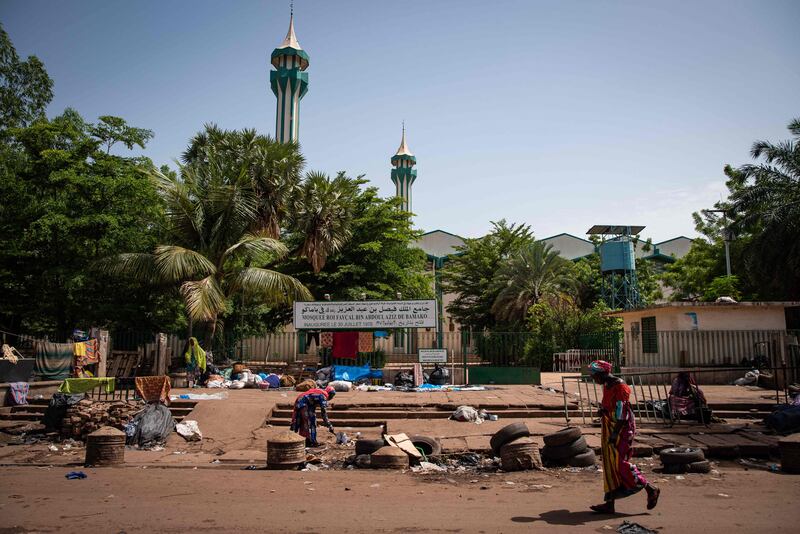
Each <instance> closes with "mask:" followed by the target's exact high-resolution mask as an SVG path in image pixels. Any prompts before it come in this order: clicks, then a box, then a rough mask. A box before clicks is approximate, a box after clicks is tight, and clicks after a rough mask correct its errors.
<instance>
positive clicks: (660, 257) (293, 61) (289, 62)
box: [270, 13, 692, 328]
mask: <svg viewBox="0 0 800 534" xmlns="http://www.w3.org/2000/svg"><path fill="white" fill-rule="evenodd" d="M270 62H271V64H272V66H273V67H274V68H275V70H273V71H271V72H270V86H271V88H272V92H273V93H274V94H275V97H276V110H275V137H276V139H278V140H279V141H281V142H296V141H298V139H299V134H300V101H301V100H302V99H303V96H305V94H306V92H307V91H308V73H307V72H306V70H307V69H308V66H309V55H308V53H307V52H306V51H305V50H303V48H302V47H301V46H300V43H299V42H298V40H297V36H296V35H295V30H294V13H292V14H291V15H290V18H289V31H288V32H287V33H286V38H285V39H284V40H283V42H282V43H281V44H280V46H278V47H277V48H276V49H275V50H273V52H272V55H271V59H270ZM390 162H391V165H392V168H391V171H390V179H391V181H392V183H394V185H395V191H396V195H397V196H398V197H400V198H401V199H402V201H403V202H402V208H403V210H405V211H408V212H412V203H411V202H412V198H413V195H412V187H413V185H414V182H415V181H416V179H417V169H416V168H415V167H416V164H417V158H416V157H415V156H414V154H413V153H412V152H411V150H410V149H409V147H408V143H407V141H406V131H405V125H403V131H402V136H401V140H400V147H399V148H398V149H397V151H396V152H395V154H394V155H393V156H392V157H391V158H390ZM542 241H544V242H546V243H548V244H550V245H552V246H553V248H554V249H555V250H557V251H558V252H559V254H561V256H562V257H564V258H567V259H569V260H575V261H577V260H578V259H580V258H583V257H585V256H589V255H591V254H593V253H595V252H596V251H597V246H596V245H595V244H594V243H592V242H591V241H589V240H588V239H584V238H582V237H578V236H575V235H572V234H569V233H561V234H557V235H554V236H550V237H547V238H544V239H542ZM463 244H464V238H462V237H460V236H459V235H457V234H456V233H451V232H448V231H445V230H441V229H437V230H433V231H430V232H427V233H425V234H423V235H422V236H421V238H420V239H419V240H418V241H417V242H416V246H417V247H419V248H421V249H422V250H423V251H424V252H425V253H426V254H427V255H428V259H429V260H430V261H431V264H432V265H433V266H434V268H437V266H438V267H440V266H441V265H442V264H443V262H444V260H445V259H446V258H447V257H448V256H451V255H452V254H454V253H455V252H456V250H457V248H458V247H459V246H461V245H463ZM691 246H692V240H691V239H690V238H688V237H685V236H677V237H674V238H672V239H668V240H666V241H662V242H659V243H654V244H653V245H652V247H649V248H648V247H645V246H644V243H643V242H642V241H638V242H637V243H636V246H635V254H636V257H637V258H645V259H648V260H652V261H653V262H656V263H657V264H658V266H659V267H662V266H663V265H665V264H668V263H672V262H674V261H675V260H676V259H679V258H681V257H683V256H685V255H686V254H687V253H688V252H689V249H690V248H691ZM645 249H647V250H645ZM452 297H453V296H452V295H444V301H445V303H447V302H448V301H449V300H451V299H452ZM443 315H444V316H445V317H446V315H447V313H446V311H443ZM451 328H452V326H451Z"/></svg>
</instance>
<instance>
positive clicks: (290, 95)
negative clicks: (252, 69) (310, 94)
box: [269, 12, 309, 143]
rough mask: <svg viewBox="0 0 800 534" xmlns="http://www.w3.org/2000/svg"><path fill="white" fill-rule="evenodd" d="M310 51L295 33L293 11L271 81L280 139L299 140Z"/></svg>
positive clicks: (274, 60)
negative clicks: (302, 45) (276, 105)
mask: <svg viewBox="0 0 800 534" xmlns="http://www.w3.org/2000/svg"><path fill="white" fill-rule="evenodd" d="M308 59H309V58H308V54H307V53H306V51H305V50H303V49H302V48H301V47H300V43H298V42H297V36H296V35H295V34H294V12H292V14H291V16H290V17H289V32H288V33H287V34H286V39H284V40H283V43H281V45H280V46H279V47H278V48H276V49H275V50H273V51H272V58H271V63H272V66H273V67H275V69H277V70H273V71H270V73H269V83H270V86H271V87H272V92H273V93H275V96H276V97H278V107H277V110H276V112H275V138H276V139H277V140H278V141H279V142H281V143H288V142H290V141H295V142H296V141H297V138H298V134H299V132H300V100H302V99H303V97H304V96H305V94H306V91H307V90H308V73H307V72H304V71H305V70H306V69H307V68H308Z"/></svg>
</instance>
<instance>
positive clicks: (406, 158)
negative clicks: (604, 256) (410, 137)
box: [392, 124, 417, 212]
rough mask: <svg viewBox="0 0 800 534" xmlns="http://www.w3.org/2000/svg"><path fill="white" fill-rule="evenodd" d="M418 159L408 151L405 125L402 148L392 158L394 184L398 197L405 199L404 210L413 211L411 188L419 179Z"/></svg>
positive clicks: (401, 142) (404, 127)
mask: <svg viewBox="0 0 800 534" xmlns="http://www.w3.org/2000/svg"><path fill="white" fill-rule="evenodd" d="M416 164H417V158H415V157H414V154H412V153H411V151H410V150H409V149H408V145H407V144H406V126H405V124H403V138H402V140H401V141H400V148H398V149H397V153H396V154H395V155H394V156H392V166H394V169H392V182H394V185H395V187H396V188H397V196H398V197H400V198H402V199H403V206H402V207H403V210H405V211H408V212H410V211H411V186H412V185H413V184H414V180H416V179H417V169H415V168H414V165H416Z"/></svg>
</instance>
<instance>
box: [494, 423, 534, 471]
mask: <svg viewBox="0 0 800 534" xmlns="http://www.w3.org/2000/svg"><path fill="white" fill-rule="evenodd" d="M530 435H531V432H530V430H528V427H527V425H525V423H512V424H510V425H507V426H505V427H503V428H501V429H500V430H498V431H497V432H495V434H494V435H493V436H492V439H491V440H490V441H489V445H490V446H491V447H492V452H493V453H494V455H495V456H499V457H500V465H501V467H502V468H503V470H504V471H523V470H529V469H541V468H542V460H541V458H540V457H539V444H538V443H536V441H535V440H533V439H531V438H530V437H529V436H530Z"/></svg>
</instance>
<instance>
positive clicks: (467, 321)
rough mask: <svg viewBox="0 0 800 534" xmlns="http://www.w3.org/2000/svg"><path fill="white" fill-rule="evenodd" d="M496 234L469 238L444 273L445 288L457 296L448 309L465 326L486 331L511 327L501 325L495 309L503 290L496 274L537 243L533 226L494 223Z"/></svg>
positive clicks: (493, 230) (501, 222) (502, 222)
mask: <svg viewBox="0 0 800 534" xmlns="http://www.w3.org/2000/svg"><path fill="white" fill-rule="evenodd" d="M492 225H493V229H492V231H491V232H490V233H489V234H488V235H486V236H484V237H481V238H477V239H467V240H465V243H464V246H462V247H459V249H458V252H457V255H456V256H454V257H453V258H452V259H451V260H450V261H449V262H448V264H447V265H446V266H445V269H444V271H443V272H442V286H443V288H444V291H445V292H447V293H455V294H456V295H457V296H456V298H455V299H454V300H453V302H452V303H451V304H450V305H449V306H448V307H447V311H448V313H449V314H450V315H451V316H452V317H453V318H454V319H455V320H456V321H458V322H459V323H460V324H461V325H462V327H466V328H471V329H473V330H478V331H482V330H484V329H494V328H498V327H500V328H503V327H504V326H508V325H507V324H504V323H502V322H498V320H497V318H496V317H495V315H494V313H493V312H492V306H493V305H494V303H495V301H496V300H497V297H498V295H499V294H500V291H501V289H502V288H501V287H500V286H499V285H498V284H496V283H495V274H496V273H497V272H498V270H499V269H500V268H501V266H502V265H503V264H504V263H505V261H506V260H507V259H508V258H509V257H511V256H512V255H513V254H515V253H516V252H517V251H519V250H520V249H521V248H522V247H523V246H525V245H527V244H530V243H531V242H533V240H534V238H533V234H532V233H531V230H530V226H526V225H516V224H512V225H510V226H509V225H508V224H507V223H506V221H505V220H501V221H499V222H493V223H492Z"/></svg>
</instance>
